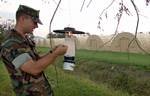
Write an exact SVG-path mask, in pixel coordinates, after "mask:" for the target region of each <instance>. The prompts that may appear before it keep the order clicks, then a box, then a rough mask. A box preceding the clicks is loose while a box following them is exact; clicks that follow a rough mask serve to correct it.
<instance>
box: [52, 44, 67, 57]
mask: <svg viewBox="0 0 150 96" xmlns="http://www.w3.org/2000/svg"><path fill="white" fill-rule="evenodd" d="M67 49H68V46H66V45H62V44H60V45H57V46H56V47H55V48H54V49H53V52H52V53H53V54H55V55H63V54H65V53H66V51H67Z"/></svg>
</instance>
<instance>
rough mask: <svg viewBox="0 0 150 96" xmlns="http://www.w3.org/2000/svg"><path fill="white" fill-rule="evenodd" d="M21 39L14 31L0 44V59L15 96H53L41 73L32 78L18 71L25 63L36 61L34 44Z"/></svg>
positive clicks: (37, 57) (36, 55)
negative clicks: (6, 71) (0, 46)
mask: <svg viewBox="0 0 150 96" xmlns="http://www.w3.org/2000/svg"><path fill="white" fill-rule="evenodd" d="M31 43H33V42H30V41H29V39H26V38H22V37H21V36H20V35H19V34H18V33H17V32H16V31H15V30H11V32H10V34H9V35H8V37H6V39H5V41H4V42H3V43H2V48H1V58H2V60H3V62H4V64H5V66H6V68H7V70H8V73H9V75H10V79H11V81H12V85H13V89H14V92H15V93H16V96H53V91H52V89H51V86H50V84H49V82H48V80H47V78H46V77H45V75H44V73H43V72H41V73H40V74H39V75H37V76H33V75H31V74H28V73H26V72H23V71H22V70H21V69H20V66H21V65H22V64H24V63H25V62H26V61H28V60H30V59H33V60H38V59H39V55H38V54H37V53H36V51H35V48H34V43H33V44H31Z"/></svg>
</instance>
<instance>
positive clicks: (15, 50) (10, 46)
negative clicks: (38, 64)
mask: <svg viewBox="0 0 150 96" xmlns="http://www.w3.org/2000/svg"><path fill="white" fill-rule="evenodd" d="M16 45H18V46H20V45H21V44H20V43H19V44H18V41H14V40H9V41H7V42H6V43H5V45H4V47H3V52H2V54H3V56H4V57H5V58H6V59H7V60H8V61H9V62H11V63H12V64H13V65H14V66H15V68H19V67H20V66H21V65H22V64H24V63H25V62H27V61H28V60H30V59H32V58H31V56H30V55H29V52H30V50H28V48H22V47H18V46H17V47H15V46H16Z"/></svg>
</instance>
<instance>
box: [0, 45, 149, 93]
mask: <svg viewBox="0 0 150 96" xmlns="http://www.w3.org/2000/svg"><path fill="white" fill-rule="evenodd" d="M38 51H39V52H40V53H42V54H43V53H46V52H48V51H49V49H48V48H45V47H40V48H38ZM129 56H130V58H128V53H119V52H106V51H88V50H77V51H76V64H77V67H83V68H89V66H86V65H87V64H89V65H90V67H91V65H92V64H93V68H89V69H90V70H91V72H90V73H91V74H92V73H94V74H93V76H94V75H95V76H96V75H97V76H99V71H100V70H99V69H100V68H96V67H94V66H97V67H98V66H99V65H98V64H99V63H100V62H106V63H110V64H115V65H118V64H119V65H121V64H123V65H127V66H138V68H141V69H142V70H149V66H150V59H149V58H150V57H149V56H147V55H143V54H135V53H130V54H129ZM87 62H88V63H87ZM79 63H80V64H79ZM78 64H79V65H82V64H84V66H78ZM96 64H97V65H96ZM55 65H56V66H57V71H56V70H55V67H54V66H52V65H51V66H49V68H47V69H46V70H45V73H46V75H47V76H48V80H49V81H50V82H51V84H52V87H53V88H54V92H55V96H131V95H129V94H128V93H127V92H122V91H120V90H117V91H116V90H114V89H113V88H111V87H109V86H107V84H102V83H97V82H95V81H92V80H91V79H89V78H86V76H88V75H86V74H84V73H82V72H81V71H80V70H79V71H77V70H76V72H78V74H76V73H75V72H65V71H64V70H62V65H63V57H60V58H58V59H57V60H56V62H55ZM103 65H105V64H103ZM105 67H107V66H105ZM0 68H1V70H0V85H1V87H0V96H15V95H14V94H13V91H12V87H11V83H10V79H9V77H8V73H7V71H6V69H5V67H4V65H3V64H2V63H1V62H0ZM101 68H103V67H101ZM93 69H94V70H95V72H92V71H94V70H93ZM96 69H98V70H96ZM81 70H82V68H81ZM108 71H109V70H108ZM80 72H81V73H80ZM56 73H57V75H56ZM94 78H98V77H94ZM57 80H58V82H57Z"/></svg>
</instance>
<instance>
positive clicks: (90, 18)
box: [0, 0, 150, 37]
mask: <svg viewBox="0 0 150 96" xmlns="http://www.w3.org/2000/svg"><path fill="white" fill-rule="evenodd" d="M1 1H2V2H0V16H1V17H5V18H12V19H14V18H15V11H16V10H17V8H18V6H19V4H24V5H28V6H30V7H32V8H35V9H38V10H40V18H41V20H42V22H43V24H44V25H39V28H38V29H36V30H35V35H37V36H42V37H46V35H47V34H48V33H49V22H50V20H51V18H52V15H53V12H54V10H55V8H56V6H57V5H56V3H58V2H59V0H1ZM83 1H84V0H62V2H61V4H60V7H59V9H58V11H57V13H56V16H55V17H54V20H53V23H52V30H56V29H63V28H64V27H68V26H70V27H74V28H75V29H76V30H81V31H85V32H88V33H90V34H97V35H101V34H103V35H108V34H113V33H114V31H115V28H116V25H117V20H116V19H114V17H115V15H116V13H117V12H118V3H119V1H120V0H116V1H115V2H114V4H113V5H112V6H111V7H110V8H109V9H108V10H107V14H108V18H107V19H106V18H105V15H103V20H102V22H101V24H102V26H101V27H102V28H103V29H104V31H100V30H99V29H98V28H97V26H98V20H99V15H100V13H101V12H102V10H103V9H104V8H106V7H107V6H108V5H109V4H110V3H111V1H112V0H92V3H91V4H90V6H89V7H88V8H87V5H88V3H89V1H90V0H85V4H84V6H83V9H82V11H80V9H81V6H82V3H83ZM134 1H135V3H136V4H137V6H138V8H139V11H140V12H139V13H140V14H141V15H140V24H139V30H138V31H139V32H140V31H142V32H150V27H149V25H150V6H146V4H145V0H134ZM4 2H7V3H4ZM124 4H125V5H126V6H127V7H128V8H129V10H130V11H131V14H132V16H127V15H126V14H123V17H122V19H121V23H120V25H119V29H118V31H119V32H121V31H127V32H131V33H134V31H135V27H136V20H137V18H136V15H135V11H134V9H133V6H132V4H131V2H130V0H124Z"/></svg>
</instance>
